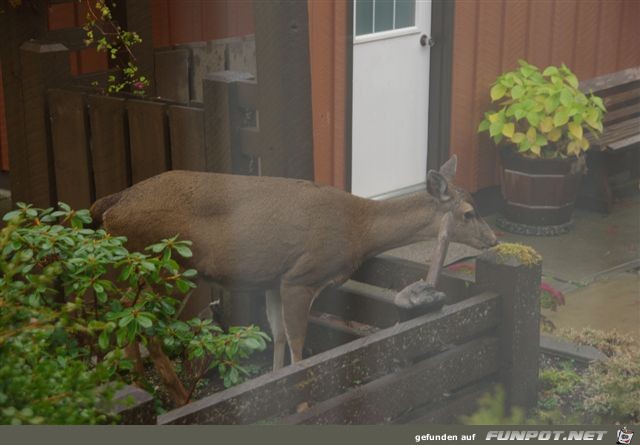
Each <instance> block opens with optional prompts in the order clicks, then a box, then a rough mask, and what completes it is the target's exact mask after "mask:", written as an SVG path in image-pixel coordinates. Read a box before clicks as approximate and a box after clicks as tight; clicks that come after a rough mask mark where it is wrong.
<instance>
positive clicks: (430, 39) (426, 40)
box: [420, 34, 436, 48]
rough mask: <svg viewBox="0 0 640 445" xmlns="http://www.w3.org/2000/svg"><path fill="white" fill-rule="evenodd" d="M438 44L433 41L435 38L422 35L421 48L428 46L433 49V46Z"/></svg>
mask: <svg viewBox="0 0 640 445" xmlns="http://www.w3.org/2000/svg"><path fill="white" fill-rule="evenodd" d="M435 44H436V41H435V40H434V39H433V37H429V36H428V35H426V34H422V35H421V36H420V45H421V46H427V45H429V48H433V46H434V45H435Z"/></svg>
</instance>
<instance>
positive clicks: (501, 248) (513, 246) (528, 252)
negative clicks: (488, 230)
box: [491, 243, 542, 267]
mask: <svg viewBox="0 0 640 445" xmlns="http://www.w3.org/2000/svg"><path fill="white" fill-rule="evenodd" d="M491 252H493V253H495V254H496V255H497V256H498V258H499V260H500V261H501V262H503V263H505V262H507V261H508V260H509V259H510V258H515V259H516V260H518V262H519V263H520V264H524V265H526V266H529V267H533V266H535V265H537V264H540V262H541V261H542V256H540V254H539V253H538V252H536V251H535V250H534V249H533V247H531V246H525V245H524V244H519V243H500V244H498V245H497V246H495V247H492V248H491Z"/></svg>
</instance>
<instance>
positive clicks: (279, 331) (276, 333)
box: [267, 289, 287, 371]
mask: <svg viewBox="0 0 640 445" xmlns="http://www.w3.org/2000/svg"><path fill="white" fill-rule="evenodd" d="M267 320H269V326H270V327H271V335H272V337H273V370H274V371H276V370H278V369H280V368H282V367H283V366H284V348H285V346H286V344H285V342H286V340H287V338H286V336H285V332H284V322H283V321H282V300H281V298H280V291H279V290H276V289H273V290H268V291H267Z"/></svg>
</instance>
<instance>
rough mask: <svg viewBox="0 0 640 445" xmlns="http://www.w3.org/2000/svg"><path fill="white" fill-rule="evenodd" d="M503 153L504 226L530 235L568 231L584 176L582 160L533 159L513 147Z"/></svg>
mask: <svg viewBox="0 0 640 445" xmlns="http://www.w3.org/2000/svg"><path fill="white" fill-rule="evenodd" d="M500 157H501V160H502V196H503V197H504V199H505V201H506V205H505V211H504V213H505V217H506V221H505V220H504V219H503V220H501V224H500V225H501V227H502V228H504V229H506V230H508V231H511V232H516V233H523V234H527V235H553V234H558V233H563V232H566V231H567V230H568V229H569V228H570V226H571V224H572V216H573V209H574V207H575V202H576V198H577V196H578V191H579V189H580V182H581V179H582V173H583V168H582V167H581V166H582V163H581V162H580V160H579V159H577V158H568V159H531V158H525V157H522V156H518V155H517V154H515V153H513V152H512V151H510V150H502V151H501V152H500Z"/></svg>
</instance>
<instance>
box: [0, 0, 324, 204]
mask: <svg viewBox="0 0 640 445" xmlns="http://www.w3.org/2000/svg"><path fill="white" fill-rule="evenodd" d="M65 1H66V0H65ZM125 3H126V4H125V6H126V7H125V8H124V10H123V14H124V16H125V17H126V18H127V20H126V23H127V24H128V25H129V27H130V28H131V29H132V30H135V31H138V32H139V33H142V34H141V35H143V36H146V37H149V36H150V34H149V33H150V29H149V27H148V26H147V25H148V23H147V20H146V19H147V18H148V16H147V15H148V14H147V13H148V1H142V0H141V1H140V2H133V1H129V0H128V1H127V2H125ZM25 20H26V19H25ZM283 20H285V21H287V22H286V23H288V24H289V25H291V26H282V25H283V23H282V21H283ZM26 21H27V22H28V20H26ZM258 22H259V26H256V36H255V39H254V38H253V37H252V36H245V37H242V38H232V39H225V40H222V41H216V42H196V43H190V44H182V45H178V46H175V47H172V48H166V49H161V50H157V51H155V52H153V51H152V50H151V48H150V47H148V46H144V47H141V48H137V53H136V55H137V56H138V60H139V63H140V72H141V73H143V74H144V75H146V76H147V77H149V78H150V79H152V85H151V88H150V91H151V96H152V98H147V99H144V100H143V99H140V98H135V97H126V96H123V97H101V96H99V95H96V94H94V93H95V92H96V90H95V88H93V87H92V86H91V85H92V82H93V81H95V80H104V79H106V77H107V76H108V75H109V74H110V73H113V71H106V72H98V73H91V74H87V75H82V76H78V77H73V76H72V75H71V67H70V53H71V52H73V51H78V50H81V49H83V48H85V46H84V45H85V44H84V41H83V36H84V34H83V31H82V30H81V29H79V28H68V29H61V30H55V31H48V32H42V33H41V34H42V38H41V39H32V40H28V41H26V42H24V43H22V45H20V49H19V50H17V51H16V54H15V55H14V54H12V57H13V59H15V60H16V63H15V69H16V70H17V71H16V72H17V73H18V74H15V75H14V76H13V77H11V82H9V84H11V85H10V86H13V87H15V89H13V88H12V89H11V94H8V96H10V97H8V100H7V113H8V116H7V120H8V122H10V123H12V124H11V125H9V130H10V134H9V139H10V140H9V143H10V145H11V151H10V154H11V156H12V160H11V163H12V174H11V181H12V187H11V188H12V196H13V198H14V201H27V202H30V203H33V204H35V205H36V206H38V207H45V206H49V205H52V204H55V203H56V201H67V202H68V203H69V204H71V205H72V206H74V207H87V206H88V205H90V204H91V202H92V201H93V200H94V199H96V198H99V197H101V196H103V195H104V194H107V193H111V192H114V191H118V190H121V189H122V188H124V187H126V186H128V185H131V184H132V183H135V182H138V181H140V180H143V179H145V178H148V177H149V176H152V175H154V174H157V173H160V172H163V171H165V170H168V169H176V168H184V169H197V170H205V171H212V172H225V173H240V174H256V175H268V176H285V177H295V178H302V179H313V135H312V126H311V87H310V71H309V45H308V33H307V32H306V27H307V26H308V19H307V14H306V4H302V3H301V4H296V5H286V4H282V5H278V6H277V7H276V6H274V7H269V8H265V10H264V11H262V12H261V13H260V19H259V20H258ZM261 22H264V23H261ZM40 25H41V24H40V23H39V22H38V26H40ZM34 27H35V25H34ZM14 31H15V30H14ZM14 34H16V35H15V36H13V35H12V38H14V40H15V39H18V38H20V35H17V33H14ZM146 37H143V38H144V39H145V41H147V39H146ZM148 40H149V41H150V37H149V39H148ZM3 48H4V46H3ZM138 53H139V54H138ZM3 62H4V60H3ZM258 68H260V69H259V71H260V73H261V74H260V76H261V85H263V87H262V88H258V87H257V83H256V81H255V73H256V72H257V71H258ZM239 69H242V70H243V71H233V70H239ZM5 77H8V76H5ZM15 79H18V81H17V82H16V81H15ZM5 83H7V82H5ZM258 110H259V111H258Z"/></svg>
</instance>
